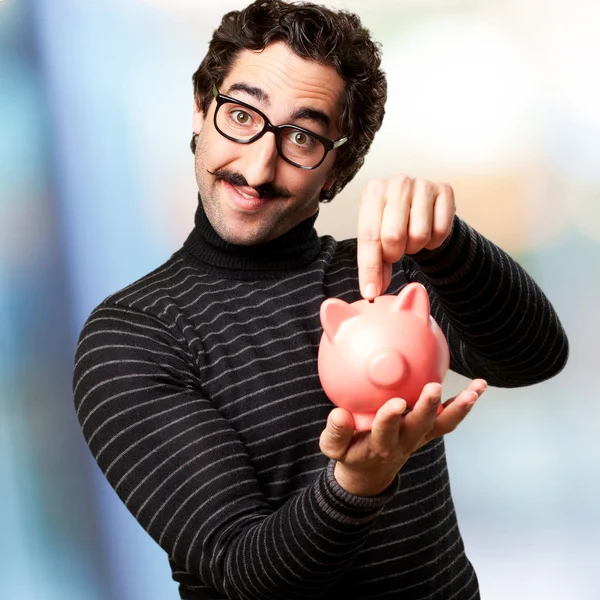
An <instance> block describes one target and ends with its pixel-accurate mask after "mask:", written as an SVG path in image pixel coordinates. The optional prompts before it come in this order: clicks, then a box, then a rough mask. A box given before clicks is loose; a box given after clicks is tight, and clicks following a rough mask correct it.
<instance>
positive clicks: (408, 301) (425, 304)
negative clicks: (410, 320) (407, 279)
mask: <svg viewBox="0 0 600 600" xmlns="http://www.w3.org/2000/svg"><path fill="white" fill-rule="evenodd" d="M392 310H394V311H400V310H409V311H410V312H412V313H413V314H415V315H417V316H418V317H420V318H422V319H424V320H425V321H427V322H429V311H430V306H429V296H428V295H427V290H426V289H425V286H423V285H421V284H420V283H409V284H408V285H407V286H406V287H405V288H404V289H403V290H402V291H401V292H400V293H399V294H398V299H397V300H396V302H395V304H394V306H393V308H392Z"/></svg>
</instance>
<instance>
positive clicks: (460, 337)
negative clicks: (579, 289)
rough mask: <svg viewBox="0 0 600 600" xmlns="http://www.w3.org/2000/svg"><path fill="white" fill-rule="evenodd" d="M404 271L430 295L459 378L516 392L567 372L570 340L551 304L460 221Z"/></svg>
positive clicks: (409, 261) (493, 247) (510, 262)
mask: <svg viewBox="0 0 600 600" xmlns="http://www.w3.org/2000/svg"><path fill="white" fill-rule="evenodd" d="M404 267H405V270H406V272H407V273H408V278H409V279H412V280H414V281H419V282H421V283H423V284H424V285H425V287H427V289H428V291H429V294H430V298H431V312H432V316H433V317H434V318H435V319H436V321H437V322H438V323H439V324H440V326H441V328H442V330H443V331H444V333H445V334H446V337H447V339H448V344H449V346H450V351H451V356H452V359H451V368H452V369H453V370H454V371H456V372H458V373H460V374H462V375H465V376H467V377H482V378H484V379H486V380H487V381H488V383H489V384H490V385H494V386H499V387H518V386H525V385H530V384H534V383H538V382H541V381H544V380H546V379H549V378H551V377H553V376H555V375H556V374H558V373H559V372H560V371H561V370H562V369H563V368H564V366H565V364H566V362H567V358H568V353H569V346H568V340H567V336H566V334H565V331H564V329H563V327H562V325H561V323H560V321H559V318H558V316H557V314H556V312H555V311H554V309H553V307H552V306H551V304H550V302H549V300H548V298H547V297H546V296H545V294H544V293H543V292H542V290H541V289H540V288H539V286H538V285H537V284H536V283H535V282H534V281H533V279H532V278H531V277H530V276H529V275H528V274H527V273H526V272H525V270H524V269H523V268H522V267H521V266H520V265H519V264H517V263H516V262H515V261H514V260H513V259H512V258H511V257H510V256H508V254H506V253H505V252H504V251H502V250H501V249H500V248H498V247H497V246H496V245H494V244H493V243H492V242H490V241H489V240H487V239H486V238H485V237H483V236H482V235H481V234H479V233H478V232H476V231H475V230H474V229H473V228H471V227H470V226H469V225H468V224H467V223H465V222H464V221H462V220H461V219H459V218H458V217H455V218H454V223H453V228H452V232H451V234H450V236H449V237H448V238H447V239H446V241H445V242H444V244H443V245H442V246H440V248H438V249H436V250H432V251H429V250H422V251H421V252H419V253H417V254H415V255H412V256H410V257H405V258H404Z"/></svg>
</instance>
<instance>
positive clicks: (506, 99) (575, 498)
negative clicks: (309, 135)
mask: <svg viewBox="0 0 600 600" xmlns="http://www.w3.org/2000/svg"><path fill="white" fill-rule="evenodd" d="M245 4H246V2H245V1H244V0H235V1H234V0H221V1H220V2H214V1H208V0H170V1H168V2H167V1H166V0H162V1H161V0H103V1H102V2H83V1H81V0H0V485H1V490H2V492H1V494H0V503H1V510H0V597H1V598H3V599H4V598H6V599H7V600H30V599H36V600H71V599H77V600H121V599H124V598H130V599H144V600H166V599H168V598H176V597H177V591H176V586H175V584H174V583H173V582H172V581H171V579H170V571H169V568H168V564H167V557H166V555H165V553H164V552H163V551H162V550H161V549H160V548H159V547H158V546H156V545H155V544H154V542H153V541H152V540H151V539H150V538H149V537H148V536H147V535H146V534H145V533H144V531H143V530H142V529H141V527H140V526H139V525H137V523H136V522H135V521H134V519H133V517H131V516H130V515H129V513H128V512H127V511H126V510H125V509H124V508H123V507H122V506H121V503H120V501H119V500H118V499H117V497H116V495H115V494H114V492H113V491H112V490H111V489H110V487H109V486H108V484H107V483H106V482H105V481H104V479H103V477H102V475H101V474H100V472H99V470H98V468H97V467H96V465H95V463H94V462H93V460H92V459H91V456H90V454H89V451H88V450H87V447H86V445H85V444H84V442H83V438H82V435H81V432H80V429H79V426H78V424H77V422H76V419H75V415H74V409H73V406H72V397H71V370H72V363H73V354H74V348H75V344H76V340H77V336H78V334H79V330H80V328H81V326H82V324H83V322H84V320H85V319H86V317H87V316H88V314H89V313H90V311H91V310H92V308H93V307H94V306H96V305H97V304H98V303H99V302H100V301H101V300H102V299H103V298H104V297H105V296H107V295H108V294H109V293H111V292H113V291H116V290H117V289H119V288H121V287H123V286H125V285H127V284H128V283H130V282H132V281H133V280H134V279H136V278H138V277H140V276H142V275H143V274H145V273H146V272H148V271H149V270H151V269H153V268H154V267H156V266H157V265H159V264H160V263H161V262H163V261H164V260H166V259H167V258H168V257H169V256H170V255H171V253H172V252H174V251H175V250H176V249H177V248H178V247H179V246H180V244H181V243H182V241H183V240H184V239H185V237H186V236H187V234H188V232H189V230H190V228H191V225H192V222H193V221H192V219H193V212H194V209H195V205H196V194H195V190H196V188H195V181H194V177H193V157H192V155H191V153H190V151H189V140H190V136H191V110H192V85H191V75H192V73H193V71H194V70H195V69H196V67H197V65H198V63H199V62H200V60H201V59H202V57H203V55H204V53H205V51H206V47H207V42H208V39H209V37H210V35H211V33H212V31H213V29H214V28H215V27H216V26H217V25H218V23H219V21H220V17H221V16H222V14H223V13H224V12H226V11H227V10H229V9H234V8H240V7H242V6H244V5H245ZM328 4H329V5H331V6H336V7H343V8H347V9H350V10H353V11H356V12H358V13H359V14H360V15H361V16H362V18H363V21H364V23H365V24H366V25H367V26H368V27H369V28H370V29H371V30H372V32H373V34H374V36H375V37H376V38H377V39H378V40H379V41H380V42H381V43H382V45H383V52H384V66H385V69H386V71H387V73H388V77H389V84H390V94H389V96H390V97H389V103H388V105H387V115H386V119H385V121H384V126H383V129H382V131H381V132H380V134H379V135H378V137H377V139H376V141H375V144H374V146H373V149H372V151H371V153H370V155H369V157H368V159H367V162H366V164H365V166H364V168H363V170H362V171H361V173H360V174H359V176H357V178H356V180H355V181H354V182H353V183H352V184H351V185H350V186H348V187H347V189H346V190H344V192H343V193H342V195H341V196H340V197H338V198H336V199H335V201H334V202H333V203H332V204H331V205H328V206H325V207H324V208H323V209H322V211H321V215H320V217H319V220H318V221H317V223H318V229H319V231H320V232H321V233H331V234H334V235H336V236H338V237H340V238H343V237H350V236H353V235H354V234H355V223H356V215H357V203H358V198H359V196H360V193H361V190H362V188H363V186H364V185H365V183H366V181H367V180H368V179H370V178H373V177H385V176H392V175H394V174H397V173H409V174H411V175H414V176H419V177H425V178H428V179H433V180H444V181H448V182H450V183H451V184H452V185H453V187H454V189H455V193H456V198H457V203H458V213H459V215H460V216H462V217H463V218H464V219H466V220H467V221H468V222H470V223H471V224H472V225H474V226H475V227H476V228H477V229H479V230H480V231H481V232H482V233H484V234H485V235H486V236H487V237H489V238H490V239H492V240H493V241H495V242H496V243H498V244H499V245H500V246H502V247H503V248H505V249H506V250H508V251H509V252H510V253H511V254H512V255H513V256H514V257H515V258H517V259H518V260H519V261H520V262H521V263H522V264H523V265H524V266H525V267H526V268H527V269H528V270H529V271H530V272H531V273H532V274H533V275H534V277H535V278H536V279H537V281H538V282H539V284H540V285H541V286H542V288H543V289H544V290H545V292H546V293H547V294H548V296H549V297H550V299H551V301H552V302H553V303H554V305H555V307H556V309H557V310H558V313H559V315H560V316H561V319H562V321H563V324H564V326H565V327H566V329H567V332H568V334H569V338H570V342H571V358H570V362H569V364H568V366H567V368H566V369H565V370H564V371H563V373H562V374H561V375H560V376H559V377H557V378H555V379H554V380H551V381H549V382H546V383H543V384H540V385H536V386H533V387H530V388H526V389H520V390H510V391H506V390H497V389H492V390H489V391H488V392H487V393H486V396H484V397H483V399H482V402H481V403H480V405H478V407H477V409H476V410H475V411H474V412H473V413H472V414H471V415H470V418H469V419H468V421H467V422H465V423H464V425H463V427H462V428H461V430H460V431H459V432H456V433H455V434H453V435H451V436H449V437H448V439H447V445H448V454H449V462H450V470H451V475H452V482H453V491H454V498H455V502H456V505H457V511H458V514H459V520H460V523H461V529H462V532H463V535H464V539H465V544H466V548H467V553H468V555H469V556H470V558H471V560H472V561H473V563H474V564H475V567H476V570H477V572H478V575H479V579H480V582H481V591H482V598H484V600H504V599H506V598H511V599H512V600H525V599H527V600H531V599H544V600H551V599H559V598H560V599H565V598H568V599H575V600H593V599H597V598H600V586H599V585H598V578H597V564H598V556H600V519H599V517H598V506H597V505H598V500H597V499H598V497H599V495H600V468H599V465H600V444H599V434H600V426H599V418H600V404H599V403H598V400H600V397H599V396H600V395H599V393H598V383H597V381H596V380H595V377H596V376H597V375H598V371H599V365H600V361H599V357H600V352H599V351H598V340H599V339H600V311H599V310H598V307H599V305H600V82H599V79H598V63H599V59H600V36H599V35H598V33H597V31H598V29H599V27H600V2H597V1H596V0H590V1H585V0H528V1H527V2H522V1H517V0H412V1H409V0H369V1H368V2H366V1H363V0H346V1H342V0H338V1H334V0H331V1H330V2H328ZM460 384H461V382H460V381H459V380H458V377H449V380H448V386H447V391H448V395H450V393H451V392H452V391H453V390H454V389H457V388H458V386H460Z"/></svg>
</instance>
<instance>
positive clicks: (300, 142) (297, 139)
mask: <svg viewBox="0 0 600 600" xmlns="http://www.w3.org/2000/svg"><path fill="white" fill-rule="evenodd" d="M290 138H291V141H292V142H293V143H294V144H296V145H297V146H310V145H311V144H312V143H313V139H312V137H310V136H309V135H307V134H306V133H303V132H302V131H293V132H292V135H291V136H290Z"/></svg>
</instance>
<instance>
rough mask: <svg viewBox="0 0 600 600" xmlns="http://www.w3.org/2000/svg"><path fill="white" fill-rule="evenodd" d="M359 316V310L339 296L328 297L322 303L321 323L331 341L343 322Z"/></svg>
mask: <svg viewBox="0 0 600 600" xmlns="http://www.w3.org/2000/svg"><path fill="white" fill-rule="evenodd" d="M357 316H358V311H357V310H356V309H354V308H352V307H351V306H350V305H349V304H348V303H347V302H344V301H343V300H340V299H339V298H327V300H325V302H323V304H321V325H323V330H324V331H325V333H326V334H327V337H328V338H329V340H330V341H331V342H333V341H334V338H335V336H336V335H337V332H338V330H339V328H340V326H341V324H342V323H344V322H345V321H347V320H348V319H352V318H354V317H357Z"/></svg>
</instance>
